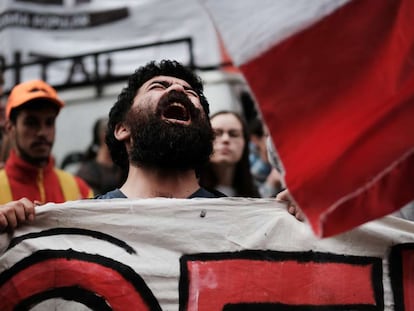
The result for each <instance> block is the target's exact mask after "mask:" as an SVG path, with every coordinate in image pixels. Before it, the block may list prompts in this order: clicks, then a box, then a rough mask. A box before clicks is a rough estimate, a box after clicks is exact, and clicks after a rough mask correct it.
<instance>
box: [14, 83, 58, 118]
mask: <svg viewBox="0 0 414 311" xmlns="http://www.w3.org/2000/svg"><path fill="white" fill-rule="evenodd" d="M33 99H43V100H45V101H48V102H51V103H53V104H56V106H58V108H59V109H60V108H62V107H63V106H64V105H65V104H64V102H63V101H62V100H61V99H60V98H59V97H58V96H57V92H56V90H55V89H54V88H53V87H51V86H50V85H49V84H47V83H46V82H44V81H42V80H32V81H28V82H23V83H20V84H18V85H16V86H15V87H14V88H13V89H12V90H11V92H10V95H9V97H8V99H7V104H6V119H7V120H8V119H9V117H10V112H11V111H12V110H13V109H14V108H17V107H20V106H22V105H24V104H26V103H27V102H29V101H31V100H33Z"/></svg>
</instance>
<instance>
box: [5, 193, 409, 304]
mask: <svg viewBox="0 0 414 311" xmlns="http://www.w3.org/2000/svg"><path fill="white" fill-rule="evenodd" d="M413 233H414V223H412V222H409V221H406V220H402V219H400V218H396V217H391V216H388V217H386V218H383V219H381V220H376V221H374V222H370V223H367V224H365V225H362V226H361V227H359V228H357V229H354V230H351V231H349V232H347V233H345V234H340V235H337V236H335V237H332V238H325V239H319V238H317V237H316V236H315V235H314V234H313V232H312V230H311V228H310V227H309V226H308V225H307V224H305V223H302V222H299V221H297V220H296V219H295V218H294V217H293V216H292V215H290V214H289V213H288V212H287V211H286V210H285V209H284V208H283V206H281V205H278V204H277V203H276V202H275V201H274V200H271V199H243V198H220V199H192V200H185V199H143V200H129V199H126V200H125V199H115V200H106V201H104V200H84V201H73V202H67V203H62V204H48V205H46V206H40V207H38V213H37V216H36V219H35V221H34V222H33V223H31V224H27V225H24V226H22V227H21V228H19V229H18V230H16V231H15V232H14V233H13V234H1V235H0V310H2V311H8V310H29V309H30V310H63V311H64V310H71V311H72V310H77V311H80V310H114V311H117V310H200V311H219V310H240V309H243V310H276V309H277V310H279V309H280V310H288V309H289V310H293V309H296V308H299V309H303V310H310V309H312V310H319V309H323V310H413V308H414V300H413V295H412V292H413V290H414V288H413V284H414V234H413Z"/></svg>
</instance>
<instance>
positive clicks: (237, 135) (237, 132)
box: [214, 129, 243, 138]
mask: <svg viewBox="0 0 414 311" xmlns="http://www.w3.org/2000/svg"><path fill="white" fill-rule="evenodd" d="M225 133H227V135H229V137H230V138H240V137H242V136H243V132H242V131H240V130H235V129H231V130H228V131H225V130H222V129H215V130H214V135H215V137H221V136H223V135H224V134H225Z"/></svg>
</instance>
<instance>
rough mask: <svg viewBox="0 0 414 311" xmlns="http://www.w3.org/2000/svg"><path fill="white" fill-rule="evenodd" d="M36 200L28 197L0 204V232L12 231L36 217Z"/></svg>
mask: <svg viewBox="0 0 414 311" xmlns="http://www.w3.org/2000/svg"><path fill="white" fill-rule="evenodd" d="M35 206H36V204H35V202H32V201H30V200H29V199H27V198H22V199H20V200H18V201H12V202H9V203H6V204H4V205H0V232H3V231H5V230H7V231H11V230H13V229H15V228H16V227H18V226H19V225H21V224H22V223H25V222H27V221H33V220H34V217H35Z"/></svg>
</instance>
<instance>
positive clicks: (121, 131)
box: [114, 122, 131, 141]
mask: <svg viewBox="0 0 414 311" xmlns="http://www.w3.org/2000/svg"><path fill="white" fill-rule="evenodd" d="M114 136H115V138H116V139H117V140H119V141H125V140H129V139H130V137H131V131H130V129H129V127H127V126H125V124H124V122H120V123H118V124H117V125H116V126H115V131H114Z"/></svg>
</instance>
